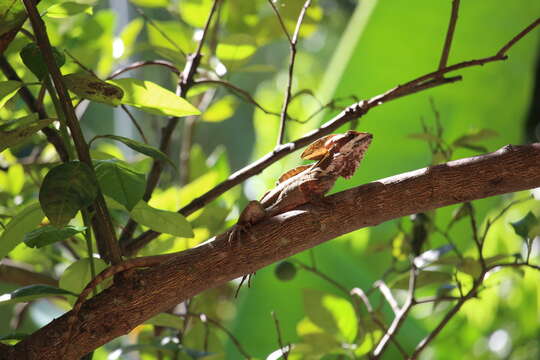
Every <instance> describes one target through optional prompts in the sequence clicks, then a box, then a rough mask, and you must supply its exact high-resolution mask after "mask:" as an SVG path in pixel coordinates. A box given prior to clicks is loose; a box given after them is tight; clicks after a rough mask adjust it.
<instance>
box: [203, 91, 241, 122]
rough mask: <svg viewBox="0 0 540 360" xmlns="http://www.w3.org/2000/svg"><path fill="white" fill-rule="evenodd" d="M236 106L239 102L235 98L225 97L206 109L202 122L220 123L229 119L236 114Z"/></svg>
mask: <svg viewBox="0 0 540 360" xmlns="http://www.w3.org/2000/svg"><path fill="white" fill-rule="evenodd" d="M236 104H237V101H236V98H235V97H234V96H232V95H227V96H224V97H222V98H221V99H219V100H218V101H216V102H215V103H213V104H212V105H211V106H210V107H209V108H208V109H206V111H205V112H204V113H203V114H202V116H201V120H203V121H208V122H219V121H223V120H225V119H228V118H230V117H231V116H232V115H233V114H234V111H235V106H236Z"/></svg>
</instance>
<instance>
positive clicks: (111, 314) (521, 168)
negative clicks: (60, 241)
mask: <svg viewBox="0 0 540 360" xmlns="http://www.w3.org/2000/svg"><path fill="white" fill-rule="evenodd" d="M536 187H540V143H536V144H532V145H522V146H512V145H508V146H506V147H504V148H502V149H500V150H499V151H496V152H494V153H490V154H486V155H482V156H475V157H472V158H466V159H461V160H456V161H451V162H449V163H446V164H442V165H437V166H432V167H428V168H423V169H419V170H416V171H412V172H409V173H404V174H400V175H396V176H393V177H389V178H386V179H381V180H378V181H374V182H372V183H369V184H366V185H362V186H359V187H355V188H352V189H350V190H347V191H343V192H340V193H337V194H334V195H332V196H328V197H327V198H326V201H325V202H323V203H317V204H308V205H305V206H302V207H299V208H298V209H295V210H292V211H290V212H287V213H284V214H281V215H278V216H275V217H273V218H270V219H268V220H266V221H263V222H261V223H258V224H256V225H254V226H253V227H252V228H251V229H250V236H249V238H245V239H243V241H238V242H237V243H235V244H229V242H228V236H227V235H228V234H227V233H225V234H222V235H220V236H218V237H217V238H214V239H211V240H212V241H208V242H206V243H204V244H202V245H200V246H198V247H196V248H193V249H189V250H187V251H183V252H180V253H178V254H173V255H171V257H169V258H168V260H167V261H164V262H163V263H162V264H161V265H159V266H156V267H152V268H150V269H147V270H144V271H139V272H137V273H135V274H134V275H133V276H132V277H128V278H127V279H125V281H122V282H121V283H117V284H114V285H113V286H111V287H110V288H109V289H107V290H106V291H104V292H103V293H101V294H99V295H97V296H96V297H94V298H93V299H91V300H89V301H87V302H86V303H85V304H84V305H83V307H82V308H81V311H80V313H79V323H77V324H76V326H75V328H74V331H73V336H72V337H71V339H70V343H71V345H70V347H69V349H70V350H69V356H68V358H70V359H71V358H75V357H80V356H82V355H84V354H85V353H87V352H89V351H91V350H93V349H95V348H97V347H98V346H100V345H102V344H104V343H106V342H108V341H110V340H111V339H113V338H115V337H117V336H120V335H122V334H125V333H127V332H129V331H130V330H131V329H133V328H134V327H135V326H136V325H138V324H140V323H142V322H144V321H145V320H147V319H148V318H150V317H152V316H154V315H155V314H157V313H159V312H161V311H164V310H166V309H169V308H171V307H172V306H174V305H175V304H177V303H179V302H181V301H183V300H185V299H188V298H190V297H193V296H195V295H197V294H199V293H200V292H202V291H204V290H206V289H210V288H213V287H216V286H219V285H221V284H224V283H226V282H227V281H230V280H231V279H234V278H237V277H239V276H242V275H244V274H249V273H253V272H254V271H256V270H258V269H260V268H262V267H264V266H267V265H269V264H271V263H273V262H275V261H278V260H280V259H283V258H286V257H289V256H292V255H294V254H296V253H299V252H301V251H303V250H306V249H309V248H312V247H314V246H316V245H318V244H320V243H322V242H324V241H328V240H330V239H333V238H335V237H337V236H340V235H343V234H346V233H348V232H351V231H354V230H357V229H360V228H363V227H367V226H374V225H377V224H380V223H382V222H384V221H388V220H391V219H395V218H399V217H402V216H406V215H410V214H415V213H419V212H426V211H429V210H432V209H436V208H439V207H443V206H448V205H452V204H456V203H461V202H466V201H472V200H476V199H481V198H485V197H489V196H495V195H499V194H504V193H509V192H514V191H520V190H525V189H531V188H536ZM411 199H414V201H411ZM68 317H69V314H66V315H64V316H62V317H61V318H58V319H56V320H54V321H53V322H51V323H50V324H48V325H47V326H45V327H43V328H41V329H39V330H38V331H36V332H35V333H34V334H32V335H31V336H29V337H28V338H26V339H25V340H23V341H21V342H20V343H18V344H17V345H15V346H14V347H13V348H11V349H10V352H9V353H6V355H5V356H3V357H2V356H0V359H43V360H47V359H58V356H59V354H60V353H61V351H62V349H63V348H64V344H65V341H66V337H67V329H68V321H67V320H68Z"/></svg>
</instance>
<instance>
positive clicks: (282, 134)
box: [269, 0, 311, 146]
mask: <svg viewBox="0 0 540 360" xmlns="http://www.w3.org/2000/svg"><path fill="white" fill-rule="evenodd" d="M269 2H270V4H271V5H272V8H273V9H274V11H276V13H277V14H278V18H279V19H280V23H281V24H282V25H283V21H282V19H281V16H279V12H278V11H277V10H276V7H275V6H274V3H273V2H272V0H269ZM310 4H311V0H306V2H305V3H304V6H302V9H301V10H300V15H298V19H297V21H296V28H295V29H294V34H293V37H292V39H291V38H290V37H289V34H288V33H287V30H286V29H285V28H283V31H284V32H285V33H286V34H287V37H288V38H289V45H290V47H291V58H290V60H289V72H288V79H287V87H286V88H285V99H284V100H283V107H282V108H281V117H280V119H279V132H278V140H277V146H279V145H281V144H283V141H284V139H285V123H286V121H287V110H288V109H289V103H290V101H291V89H292V83H293V72H294V64H295V62H296V44H297V43H298V35H299V34H300V28H301V27H302V21H304V16H305V15H306V12H307V9H308V7H309V5H310Z"/></svg>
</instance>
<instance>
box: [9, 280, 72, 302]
mask: <svg viewBox="0 0 540 360" xmlns="http://www.w3.org/2000/svg"><path fill="white" fill-rule="evenodd" d="M60 295H72V296H77V295H76V294H74V293H72V292H70V291H67V290H64V289H59V288H57V287H54V286H49V285H29V286H25V287H22V288H19V289H17V290H15V291H13V292H10V293H7V294H3V295H0V305H7V304H15V303H21V302H30V301H33V300H37V299H41V298H44V297H51V296H60Z"/></svg>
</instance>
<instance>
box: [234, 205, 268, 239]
mask: <svg viewBox="0 0 540 360" xmlns="http://www.w3.org/2000/svg"><path fill="white" fill-rule="evenodd" d="M265 217H266V210H265V209H264V207H263V205H262V204H261V203H260V202H259V201H257V200H251V201H250V202H249V203H248V204H247V205H246V207H245V208H244V210H242V213H241V214H240V217H239V218H238V222H237V223H236V225H234V227H233V229H232V230H231V232H230V233H229V244H233V241H236V240H238V239H240V234H248V235H249V232H248V229H249V227H250V226H252V225H253V224H256V223H258V222H259V221H261V220H262V219H264V218H265Z"/></svg>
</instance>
